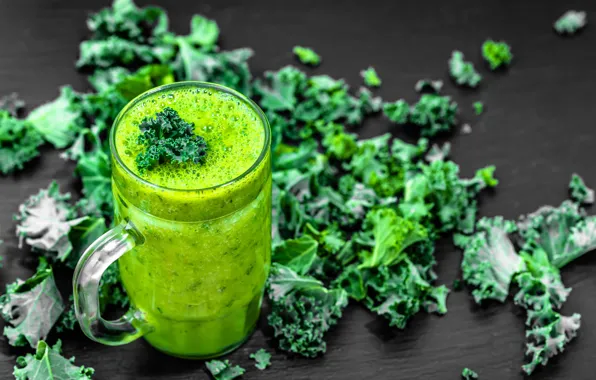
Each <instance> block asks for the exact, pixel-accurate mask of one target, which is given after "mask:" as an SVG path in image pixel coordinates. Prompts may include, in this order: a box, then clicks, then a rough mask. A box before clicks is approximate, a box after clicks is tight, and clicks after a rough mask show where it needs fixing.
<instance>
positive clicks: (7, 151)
mask: <svg viewBox="0 0 596 380" xmlns="http://www.w3.org/2000/svg"><path fill="white" fill-rule="evenodd" d="M42 143H43V139H42V137H41V134H40V133H39V132H37V130H36V129H35V128H33V126H32V124H30V123H28V122H26V121H24V120H19V119H16V118H15V117H14V116H12V115H11V114H10V113H9V111H5V110H0V172H2V174H10V173H12V172H14V171H16V170H21V169H23V168H24V167H25V164H26V163H27V162H29V161H31V160H33V159H34V158H35V157H37V156H38V155H39V150H38V148H39V146H40V145H41V144H42Z"/></svg>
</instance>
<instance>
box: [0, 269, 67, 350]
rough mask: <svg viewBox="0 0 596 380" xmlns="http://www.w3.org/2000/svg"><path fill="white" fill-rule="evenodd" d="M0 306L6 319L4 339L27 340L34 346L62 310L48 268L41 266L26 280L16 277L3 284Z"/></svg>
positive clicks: (22, 342)
mask: <svg viewBox="0 0 596 380" xmlns="http://www.w3.org/2000/svg"><path fill="white" fill-rule="evenodd" d="M0 307H1V312H2V317H3V318H4V320H5V321H6V322H7V326H5V327H4V335H6V337H7V338H8V343H9V344H10V345H12V346H24V345H26V344H27V343H28V344H29V345H31V347H35V346H36V345H37V342H39V340H40V339H45V337H46V336H47V335H48V333H49V332H50V330H51V329H52V327H53V326H54V324H55V323H56V321H57V320H58V318H59V317H60V314H62V312H63V311H64V303H63V302H62V296H61V295H60V292H59V291H58V288H57V287H56V283H55V282H54V274H53V272H52V269H49V268H48V269H42V270H40V271H38V272H37V273H36V274H35V275H33V277H31V278H29V279H28V280H27V281H21V280H17V281H16V282H14V283H12V284H9V285H7V286H6V294H4V295H2V296H1V297H0Z"/></svg>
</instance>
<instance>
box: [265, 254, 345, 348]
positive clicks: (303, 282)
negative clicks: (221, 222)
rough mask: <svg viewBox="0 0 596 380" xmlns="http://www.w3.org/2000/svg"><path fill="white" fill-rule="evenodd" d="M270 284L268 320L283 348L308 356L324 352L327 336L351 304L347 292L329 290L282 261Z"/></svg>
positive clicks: (277, 266)
mask: <svg viewBox="0 0 596 380" xmlns="http://www.w3.org/2000/svg"><path fill="white" fill-rule="evenodd" d="M267 284H268V285H267V291H268V295H269V298H270V300H271V314H269V316H268V318H267V319H268V321H269V325H270V326H271V327H273V329H274V335H275V337H276V338H277V339H278V340H279V346H280V348H281V349H282V350H285V351H289V352H293V353H296V354H300V355H303V356H306V357H315V356H317V355H319V354H322V353H324V352H325V351H326V348H327V345H326V343H325V341H324V340H323V339H324V335H325V333H326V332H327V331H328V330H329V329H330V328H331V327H332V326H333V325H335V324H336V323H337V321H338V320H339V318H341V315H342V310H343V308H345V307H346V305H347V304H348V298H347V294H346V292H345V291H344V290H343V289H332V290H329V289H327V288H325V287H324V286H323V284H322V282H320V281H318V280H316V279H314V278H312V277H307V276H301V275H299V274H298V273H296V272H294V271H293V270H292V269H290V268H288V267H285V266H283V265H281V264H279V263H273V265H272V267H271V275H270V276H269V280H268V283H267Z"/></svg>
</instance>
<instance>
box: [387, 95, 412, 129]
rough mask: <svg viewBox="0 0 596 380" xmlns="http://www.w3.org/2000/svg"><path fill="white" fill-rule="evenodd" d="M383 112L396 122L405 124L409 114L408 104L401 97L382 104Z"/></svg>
mask: <svg viewBox="0 0 596 380" xmlns="http://www.w3.org/2000/svg"><path fill="white" fill-rule="evenodd" d="M383 113H384V114H385V116H387V118H388V119H389V120H391V121H392V122H394V123H396V124H405V123H407V122H408V117H409V116H410V105H409V104H408V103H407V102H406V101H405V100H403V99H400V100H397V101H395V102H393V103H385V104H384V105H383Z"/></svg>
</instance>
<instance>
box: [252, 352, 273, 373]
mask: <svg viewBox="0 0 596 380" xmlns="http://www.w3.org/2000/svg"><path fill="white" fill-rule="evenodd" d="M250 358H251V359H254V361H255V362H256V363H255V367H257V368H258V369H260V370H261V371H262V370H264V369H265V368H267V367H269V366H270V365H271V354H270V353H269V352H267V350H265V349H264V348H261V349H260V350H258V351H257V352H254V353H252V354H250Z"/></svg>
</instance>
